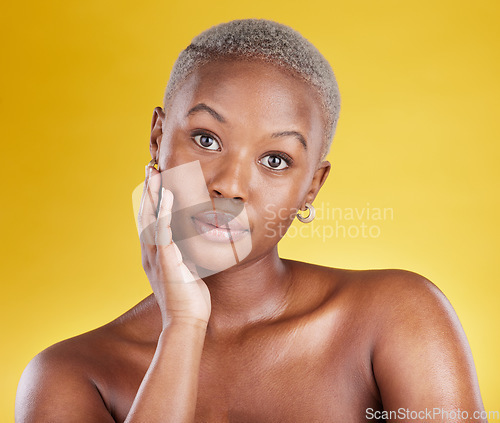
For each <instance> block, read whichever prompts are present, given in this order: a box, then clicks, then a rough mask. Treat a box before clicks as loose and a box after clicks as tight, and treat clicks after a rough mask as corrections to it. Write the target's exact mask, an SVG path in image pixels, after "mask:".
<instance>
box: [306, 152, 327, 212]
mask: <svg viewBox="0 0 500 423" xmlns="http://www.w3.org/2000/svg"><path fill="white" fill-rule="evenodd" d="M331 168H332V165H331V164H330V162H329V161H328V160H324V161H322V162H321V163H320V165H319V166H318V168H317V169H316V171H315V172H314V176H313V179H312V182H311V186H310V188H309V192H308V193H307V195H306V197H305V199H304V203H303V204H302V205H301V206H302V207H301V210H305V209H306V206H305V204H306V203H309V204H312V203H313V201H314V199H315V198H316V196H317V195H318V192H319V190H320V188H321V187H322V186H323V184H324V183H325V181H326V178H327V177H328V175H329V173H330V169H331Z"/></svg>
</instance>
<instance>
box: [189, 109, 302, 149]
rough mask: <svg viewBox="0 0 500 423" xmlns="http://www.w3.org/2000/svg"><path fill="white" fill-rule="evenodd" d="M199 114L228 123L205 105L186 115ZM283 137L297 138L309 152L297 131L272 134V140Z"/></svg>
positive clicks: (191, 110)
mask: <svg viewBox="0 0 500 423" xmlns="http://www.w3.org/2000/svg"><path fill="white" fill-rule="evenodd" d="M198 112H208V113H210V115H212V116H213V117H214V118H215V119H217V120H218V121H219V122H221V123H226V119H224V117H222V116H221V115H220V114H219V113H217V112H216V111H215V110H214V109H212V108H211V107H210V106H207V105H206V104H205V103H198V104H197V105H196V106H194V107H191V109H189V111H188V112H187V114H186V117H188V116H190V115H192V114H194V113H198ZM281 137H295V138H296V139H297V140H298V141H299V142H300V143H301V144H302V146H303V147H304V149H305V150H307V142H306V139H305V138H304V136H303V135H302V134H301V133H300V132H297V131H281V132H275V133H273V134H271V138H281Z"/></svg>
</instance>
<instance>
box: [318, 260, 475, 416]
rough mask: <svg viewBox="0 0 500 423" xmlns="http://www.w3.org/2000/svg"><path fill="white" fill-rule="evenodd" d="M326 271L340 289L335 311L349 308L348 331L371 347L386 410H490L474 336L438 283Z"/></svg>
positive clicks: (407, 274) (392, 272)
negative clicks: (469, 338) (474, 350)
mask: <svg viewBox="0 0 500 423" xmlns="http://www.w3.org/2000/svg"><path fill="white" fill-rule="evenodd" d="M324 271H326V272H327V273H330V274H331V279H332V281H333V282H332V286H335V289H334V290H332V294H331V298H330V301H331V304H332V305H333V306H332V309H336V310H338V309H339V308H342V309H343V310H344V315H345V316H347V318H346V319H345V321H346V322H348V323H349V325H348V327H354V329H355V332H356V333H358V334H361V335H360V336H363V338H364V339H365V340H369V341H368V342H367V344H366V345H367V346H368V347H369V351H367V353H368V354H369V356H370V358H371V367H372V372H373V377H374V378H375V380H376V384H377V386H378V388H379V392H380V396H381V400H382V402H383V404H384V409H386V410H397V409H398V408H400V407H402V406H403V405H404V406H405V407H407V408H409V409H410V410H422V409H424V408H425V407H431V408H434V407H436V408H439V409H443V410H453V409H456V408H457V407H461V408H462V409H465V410H468V412H469V413H470V414H469V415H473V413H474V412H478V411H480V410H483V405H482V401H481V394H480V391H479V384H478V381H477V375H476V371H475V366H474V361H473V358H472V353H471V350H470V347H469V343H468V341H467V337H466V335H465V333H464V330H463V328H462V325H461V323H460V321H459V319H458V316H457V314H456V312H455V310H454V309H453V307H452V305H451V304H450V302H449V301H448V299H447V298H446V296H445V295H444V294H443V292H441V290H440V289H439V288H438V287H437V286H436V285H435V284H434V283H433V282H431V281H430V280H429V279H427V278H426V277H424V276H422V275H420V274H418V273H415V272H411V271H407V270H401V269H381V270H341V269H332V270H326V269H325V270H324ZM339 299H340V300H339ZM352 321H356V326H352V325H350V322H352Z"/></svg>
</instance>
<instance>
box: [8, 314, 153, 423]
mask: <svg viewBox="0 0 500 423" xmlns="http://www.w3.org/2000/svg"><path fill="white" fill-rule="evenodd" d="M131 314H132V315H133V314H134V311H133V309H132V310H131V311H129V312H128V313H125V315H123V316H121V317H120V318H119V319H117V320H115V321H113V322H111V323H108V324H106V325H104V326H102V327H100V328H97V329H95V330H92V331H90V332H87V333H84V334H82V335H78V336H75V337H73V338H69V339H66V340H64V341H61V342H58V343H57V344H54V345H52V346H50V347H48V348H47V349H45V350H43V351H42V352H40V353H39V354H37V355H36V356H35V357H34V358H33V359H32V360H31V361H30V362H29V364H28V365H27V366H26V368H25V370H24V372H23V374H22V376H21V379H20V381H19V385H18V389H17V395H16V422H17V423H21V422H23V423H24V422H35V421H36V422H45V421H47V422H55V423H56V422H67V421H86V422H89V423H91V422H103V423H104V422H113V421H114V419H113V418H112V415H111V413H110V411H109V410H108V409H109V404H107V403H106V398H105V397H106V396H105V395H103V391H104V390H105V389H106V383H104V382H103V381H106V380H109V377H108V373H112V372H113V367H114V366H119V365H120V363H122V364H123V363H124V361H126V360H130V358H128V357H129V356H130V355H132V356H133V354H132V353H133V351H135V350H137V348H140V346H141V345H143V343H142V342H140V341H138V338H137V337H135V336H134V333H133V327H131V326H132V325H131V324H130V323H129V321H130V320H133V319H131V317H130V316H131ZM138 346H139V347H138Z"/></svg>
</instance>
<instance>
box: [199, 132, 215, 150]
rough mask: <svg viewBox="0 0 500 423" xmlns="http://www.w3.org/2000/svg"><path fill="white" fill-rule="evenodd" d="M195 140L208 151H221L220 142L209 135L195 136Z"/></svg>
mask: <svg viewBox="0 0 500 423" xmlns="http://www.w3.org/2000/svg"><path fill="white" fill-rule="evenodd" d="M193 140H194V141H195V142H196V144H198V145H199V146H200V147H203V148H205V149H207V150H219V149H220V145H219V143H218V141H216V140H215V138H213V137H211V136H210V135H207V134H199V135H195V136H194V137H193Z"/></svg>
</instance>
